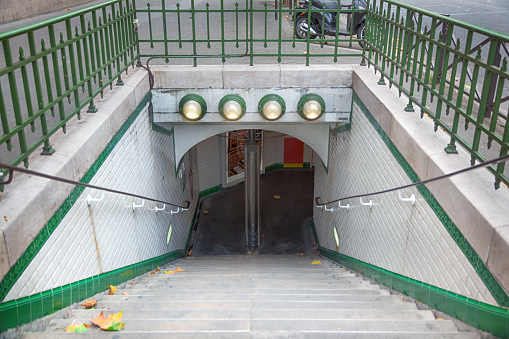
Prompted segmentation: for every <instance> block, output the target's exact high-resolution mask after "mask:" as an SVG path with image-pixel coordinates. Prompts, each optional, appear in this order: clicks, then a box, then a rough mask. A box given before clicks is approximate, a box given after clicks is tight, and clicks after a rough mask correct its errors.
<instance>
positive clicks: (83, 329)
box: [65, 324, 90, 332]
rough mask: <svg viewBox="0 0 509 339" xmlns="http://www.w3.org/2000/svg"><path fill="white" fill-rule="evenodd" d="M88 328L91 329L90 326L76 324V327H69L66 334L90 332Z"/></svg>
mask: <svg viewBox="0 0 509 339" xmlns="http://www.w3.org/2000/svg"><path fill="white" fill-rule="evenodd" d="M87 327H90V325H87V324H76V325H71V326H67V328H66V329H65V331H66V332H88V330H87Z"/></svg>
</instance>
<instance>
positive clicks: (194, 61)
mask: <svg viewBox="0 0 509 339" xmlns="http://www.w3.org/2000/svg"><path fill="white" fill-rule="evenodd" d="M191 25H192V33H193V56H195V57H194V58H193V65H194V67H196V66H197V58H196V18H195V12H194V0H191Z"/></svg>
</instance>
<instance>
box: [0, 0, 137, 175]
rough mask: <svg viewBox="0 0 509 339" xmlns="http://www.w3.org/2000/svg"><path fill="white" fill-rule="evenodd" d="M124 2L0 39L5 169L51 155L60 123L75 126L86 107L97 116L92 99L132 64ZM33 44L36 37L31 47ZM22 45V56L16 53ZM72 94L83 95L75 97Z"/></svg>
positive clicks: (130, 12) (130, 15) (128, 9)
mask: <svg viewBox="0 0 509 339" xmlns="http://www.w3.org/2000/svg"><path fill="white" fill-rule="evenodd" d="M128 1H133V0H110V1H107V2H105V3H104V4H101V5H96V6H92V7H90V8H87V9H84V10H80V11H77V12H75V13H72V14H68V15H63V16H60V17H57V18H55V19H51V20H47V21H44V22H40V23H37V24H34V25H30V26H27V27H24V28H20V29H16V30H12V31H8V32H4V33H0V45H1V47H2V52H3V55H4V57H5V66H2V67H1V68H0V98H1V99H0V121H1V124H2V129H1V134H0V145H2V147H3V145H5V147H6V148H7V153H6V155H3V156H2V157H3V158H4V156H5V158H4V160H5V161H6V162H8V163H9V164H11V165H18V164H19V163H21V162H23V164H24V165H25V167H28V156H29V155H30V154H31V153H32V152H34V151H35V150H36V149H37V148H39V147H40V146H41V145H42V146H43V149H42V154H45V155H49V154H52V153H53V152H54V150H53V148H52V147H51V144H50V137H51V136H52V135H53V134H54V133H55V132H56V131H58V130H59V129H62V130H63V131H64V132H65V131H66V125H67V122H68V121H69V120H70V119H71V118H73V117H74V116H77V117H78V118H80V111H81V110H82V109H83V108H85V107H86V106H87V105H89V107H88V111H89V112H95V111H97V108H96V107H95V105H94V101H93V100H94V98H95V97H96V96H97V95H99V94H101V95H102V93H103V89H104V88H106V86H110V85H111V83H112V82H113V80H114V79H115V78H117V80H119V79H120V83H121V74H122V73H123V72H125V71H126V70H127V68H128V67H129V66H130V65H132V64H133V63H134V61H135V60H136V58H137V55H135V54H134V52H133V51H134V47H135V46H134V44H135V36H134V34H133V33H132V32H133V31H132V21H133V19H134V17H135V4H134V1H133V3H132V4H129V3H128ZM124 3H126V6H123V4H124ZM73 26H74V29H75V34H74V35H73V31H72V30H73ZM36 36H42V39H41V40H40V43H39V44H38V43H37V41H36V38H35V37H36ZM48 41H49V44H48V43H47V42H48ZM26 42H28V47H29V53H25V51H24V49H23V48H22V47H21V46H22V45H23V44H24V43H26ZM38 46H39V47H38ZM14 49H17V50H18V55H19V57H18V58H17V59H16V60H15V53H14ZM121 59H123V60H124V64H123V65H120V62H119V61H120V60H121ZM115 62H117V64H116V66H115ZM114 68H115V69H114ZM117 84H118V82H117ZM80 87H81V88H82V89H85V87H86V88H87V89H88V92H87V93H80V91H79V89H80ZM33 99H36V102H35V101H34V100H33ZM66 99H67V100H66ZM56 112H58V115H57V116H56V117H55V113H56ZM48 113H50V114H48ZM4 174H6V173H5V172H4Z"/></svg>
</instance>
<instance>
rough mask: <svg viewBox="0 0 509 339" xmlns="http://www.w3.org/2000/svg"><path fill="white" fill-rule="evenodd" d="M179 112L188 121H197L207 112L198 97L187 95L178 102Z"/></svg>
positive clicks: (203, 102) (201, 99) (203, 101)
mask: <svg viewBox="0 0 509 339" xmlns="http://www.w3.org/2000/svg"><path fill="white" fill-rule="evenodd" d="M179 112H180V114H182V116H183V117H184V118H186V119H187V120H190V121H198V120H200V119H201V118H203V116H204V115H205V113H206V112H207V104H206V103H205V100H203V98H202V97H201V96H199V95H196V94H188V95H186V96H184V97H183V98H182V99H181V100H180V104H179Z"/></svg>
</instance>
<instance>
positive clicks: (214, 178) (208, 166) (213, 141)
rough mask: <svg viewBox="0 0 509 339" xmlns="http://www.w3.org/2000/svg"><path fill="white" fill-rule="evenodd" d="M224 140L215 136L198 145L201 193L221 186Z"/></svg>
mask: <svg viewBox="0 0 509 339" xmlns="http://www.w3.org/2000/svg"><path fill="white" fill-rule="evenodd" d="M224 140H225V139H224V138H221V137H219V136H213V137H210V138H208V139H205V140H203V141H202V142H200V143H198V144H197V145H196V152H197V157H198V172H199V179H200V186H199V187H200V192H201V191H204V190H206V189H209V188H211V187H214V186H217V185H221V174H222V173H221V159H222V158H221V142H224Z"/></svg>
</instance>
